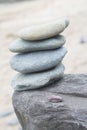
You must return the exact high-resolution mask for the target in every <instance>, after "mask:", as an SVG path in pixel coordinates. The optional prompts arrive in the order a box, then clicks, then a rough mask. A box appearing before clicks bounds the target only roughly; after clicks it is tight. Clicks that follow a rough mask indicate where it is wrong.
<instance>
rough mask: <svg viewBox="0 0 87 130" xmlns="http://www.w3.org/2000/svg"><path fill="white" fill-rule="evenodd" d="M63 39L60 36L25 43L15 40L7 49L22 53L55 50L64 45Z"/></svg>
mask: <svg viewBox="0 0 87 130" xmlns="http://www.w3.org/2000/svg"><path fill="white" fill-rule="evenodd" d="M65 41H66V40H65V38H64V37H63V36H61V35H59V36H56V37H53V38H50V39H46V40H40V41H33V42H32V41H25V40H21V39H17V40H16V41H15V42H13V43H11V45H10V47H9V49H10V51H12V52H16V53H17V52H18V53H24V52H32V51H42V50H51V49H57V48H59V47H61V46H63V45H64V43H65Z"/></svg>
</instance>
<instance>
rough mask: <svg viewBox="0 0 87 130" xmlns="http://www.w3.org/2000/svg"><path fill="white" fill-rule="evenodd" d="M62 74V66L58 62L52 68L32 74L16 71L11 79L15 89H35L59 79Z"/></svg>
mask: <svg viewBox="0 0 87 130" xmlns="http://www.w3.org/2000/svg"><path fill="white" fill-rule="evenodd" d="M63 74H64V66H63V65H62V64H59V65H58V66H57V67H55V68H54V69H52V70H48V71H46V72H40V73H34V74H21V73H18V74H17V75H16V76H15V77H14V78H13V80H12V87H13V88H14V89H15V90H17V91H22V90H29V89H37V88H41V87H44V86H46V85H48V84H50V83H53V82H54V81H56V80H58V79H61V78H62V77H63Z"/></svg>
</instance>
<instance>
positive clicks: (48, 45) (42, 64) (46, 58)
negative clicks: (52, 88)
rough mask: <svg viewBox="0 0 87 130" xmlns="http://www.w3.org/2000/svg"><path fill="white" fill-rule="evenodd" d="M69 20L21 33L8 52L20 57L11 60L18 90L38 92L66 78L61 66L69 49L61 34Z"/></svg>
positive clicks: (31, 27)
mask: <svg viewBox="0 0 87 130" xmlns="http://www.w3.org/2000/svg"><path fill="white" fill-rule="evenodd" d="M68 24H69V21H68V20H67V19H61V20H54V21H51V22H48V23H44V24H39V25H32V26H30V27H28V28H24V29H22V30H20V31H19V33H18V36H19V39H17V40H16V41H15V42H13V43H12V44H11V45H10V47H9V49H10V51H12V52H15V53H18V54H16V55H15V56H13V57H12V59H11V62H10V64H11V67H12V68H13V69H14V70H16V71H18V72H19V73H18V74H17V75H16V76H15V77H14V78H13V80H12V87H13V88H14V89H15V90H18V91H22V90H30V89H37V88H41V87H44V86H47V85H48V84H51V83H54V81H57V80H59V79H61V78H62V77H63V75H64V66H63V64H62V63H61V62H62V60H63V58H64V56H65V54H66V53H67V50H66V48H64V47H63V45H64V43H65V38H64V36H62V35H60V33H61V32H63V31H64V29H65V28H66V27H67V26H68Z"/></svg>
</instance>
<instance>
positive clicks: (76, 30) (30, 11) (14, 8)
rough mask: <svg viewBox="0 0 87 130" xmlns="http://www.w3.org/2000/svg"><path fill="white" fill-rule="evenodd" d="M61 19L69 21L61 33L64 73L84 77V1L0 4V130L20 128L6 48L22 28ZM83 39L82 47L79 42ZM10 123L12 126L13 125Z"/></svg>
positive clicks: (86, 12) (33, 0)
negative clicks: (63, 51) (13, 108)
mask: <svg viewBox="0 0 87 130" xmlns="http://www.w3.org/2000/svg"><path fill="white" fill-rule="evenodd" d="M61 17H68V18H69V19H70V25H69V27H68V28H67V29H66V30H65V31H64V33H63V35H64V36H65V37H66V40H67V41H66V45H65V46H66V48H67V49H68V53H67V55H66V57H65V58H64V61H63V62H64V65H65V67H66V70H65V73H87V0H75V1H74V0H31V1H24V2H15V3H7V4H5V3H0V114H2V113H5V112H7V113H9V112H8V111H10V113H9V114H8V115H9V116H5V117H3V116H1V117H0V130H18V129H19V128H20V127H19V125H18V123H17V121H16V118H15V115H14V113H13V112H11V111H12V103H11V97H12V93H13V90H12V88H11V85H10V83H11V79H12V76H13V75H14V74H15V73H16V72H14V71H13V70H12V69H11V68H10V66H9V60H10V58H11V57H12V55H14V54H12V53H11V52H10V51H9V50H8V47H9V45H10V43H11V42H12V41H14V40H15V39H16V38H17V36H16V33H17V31H19V30H20V29H21V28H23V27H27V26H29V25H31V24H39V23H44V22H46V21H51V20H52V19H57V18H61ZM84 37H85V43H81V39H82V38H84ZM12 121H13V124H12Z"/></svg>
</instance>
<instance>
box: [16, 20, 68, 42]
mask: <svg viewBox="0 0 87 130" xmlns="http://www.w3.org/2000/svg"><path fill="white" fill-rule="evenodd" d="M68 25H69V21H68V20H67V19H61V20H55V21H52V22H48V23H44V24H39V25H32V26H30V27H27V28H24V29H22V30H20V31H19V32H18V36H19V37H20V38H21V39H23V40H30V41H35V40H43V39H47V38H51V37H54V36H57V35H58V34H60V33H61V32H63V31H64V29H65V28H66V27H67V26H68Z"/></svg>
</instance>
